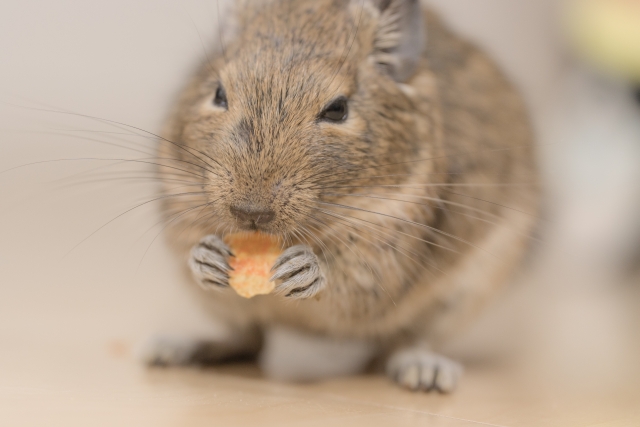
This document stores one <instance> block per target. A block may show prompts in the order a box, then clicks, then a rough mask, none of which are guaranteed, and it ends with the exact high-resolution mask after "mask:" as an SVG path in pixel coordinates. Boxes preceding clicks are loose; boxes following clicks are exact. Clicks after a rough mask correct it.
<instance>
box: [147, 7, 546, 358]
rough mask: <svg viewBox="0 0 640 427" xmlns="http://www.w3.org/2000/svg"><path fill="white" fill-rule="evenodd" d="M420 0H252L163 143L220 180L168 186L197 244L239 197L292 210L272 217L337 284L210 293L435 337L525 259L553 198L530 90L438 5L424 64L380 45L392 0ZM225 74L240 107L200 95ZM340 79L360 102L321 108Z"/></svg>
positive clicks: (170, 201)
mask: <svg viewBox="0 0 640 427" xmlns="http://www.w3.org/2000/svg"><path fill="white" fill-rule="evenodd" d="M369 1H371V2H372V4H374V5H378V6H379V5H380V3H384V4H386V6H379V7H382V12H381V13H380V14H379V15H376V6H366V5H365V6H364V9H363V8H362V7H360V8H358V5H361V4H365V3H368V2H369ZM403 1H404V3H411V4H413V3H414V2H412V1H411V0H403ZM403 1H400V0H392V1H390V2H389V1H387V2H384V1H383V2H380V1H376V0H365V1H364V2H362V3H361V2H356V1H352V2H340V1H330V0H321V1H316V0H313V1H312V0H304V1H295V2H294V1H271V2H268V1H267V2H266V6H264V8H265V9H261V12H260V13H258V12H257V11H258V10H259V7H258V6H255V9H254V8H247V10H246V11H242V12H241V13H240V15H241V17H240V19H239V27H240V29H241V30H240V32H239V33H238V35H236V36H234V37H235V38H231V37H230V39H229V40H226V43H227V46H226V51H224V52H222V51H220V52H218V55H217V56H216V57H215V58H211V59H210V60H208V61H206V62H205V64H204V65H203V66H202V68H201V69H200V71H199V73H198V74H197V76H196V78H195V79H194V80H193V81H192V82H191V83H190V85H189V86H188V88H187V89H186V91H185V92H184V95H183V97H182V99H181V100H180V102H179V104H178V107H177V108H176V110H175V113H174V114H173V116H172V118H171V120H170V122H169V125H168V127H167V130H166V132H165V134H164V136H165V137H166V139H167V141H161V143H160V157H161V158H172V159H181V160H180V161H178V162H175V163H171V164H172V165H173V167H175V168H179V169H184V170H188V171H189V172H193V171H196V173H197V174H199V175H201V177H202V178H201V180H202V186H201V187H193V188H196V189H197V190H193V191H194V193H195V192H199V191H207V194H194V195H193V196H186V198H187V199H189V200H188V201H185V198H184V197H183V198H180V197H168V198H167V202H166V204H165V213H166V214H167V217H168V218H175V216H174V217H172V216H171V215H178V214H180V213H183V214H182V216H181V217H179V218H175V219H174V221H173V222H172V223H171V225H170V226H169V231H170V235H169V240H170V241H171V242H172V244H173V246H174V247H175V248H176V250H177V251H178V252H179V253H180V254H181V255H182V256H184V257H188V256H189V255H188V254H189V252H188V251H189V250H190V249H191V248H192V247H193V246H194V245H196V244H197V243H198V241H199V240H200V239H201V238H202V237H204V236H205V235H210V234H219V235H222V234H224V233H225V232H230V231H233V230H234V229H237V228H238V227H235V226H234V223H233V220H232V219H230V217H229V216H228V212H227V211H226V210H227V209H228V203H232V205H233V206H235V205H234V204H235V203H240V204H242V203H254V201H255V200H258V202H255V203H259V204H265V203H266V204H270V205H269V206H270V209H272V210H273V212H275V213H274V215H275V219H274V220H273V222H271V223H270V224H269V225H268V226H266V229H264V230H263V231H265V232H272V233H277V234H282V235H284V236H286V237H287V239H289V242H290V243H291V244H304V245H308V246H310V247H311V249H312V251H313V252H314V253H315V255H316V256H317V257H318V260H319V261H318V263H319V269H320V270H321V275H322V283H323V286H322V288H321V289H319V290H318V291H317V292H315V293H314V295H309V296H311V297H310V298H306V299H297V300H296V301H292V300H291V299H290V298H285V297H283V296H282V295H269V296H260V297H256V298H254V299H251V300H244V299H242V298H240V297H238V296H237V295H235V294H234V293H233V291H231V290H228V289H227V290H223V291H222V292H209V293H208V295H204V296H203V298H206V299H208V300H209V299H210V303H211V304H212V307H213V308H212V310H214V311H215V312H216V313H217V314H219V315H220V316H222V317H223V318H226V319H227V320H229V322H231V323H233V324H234V325H238V326H239V327H240V328H242V327H245V326H247V325H255V326H258V327H265V326H268V325H271V324H283V325H288V326H290V327H293V328H296V329H299V330H304V331H309V332H310V333H315V334H321V335H325V336H331V337H338V338H341V339H348V338H357V339H366V340H370V341H371V342H375V343H376V344H378V345H379V346H380V349H381V351H382V352H386V351H392V350H393V349H394V348H398V347H399V346H402V345H409V344H412V343H415V342H418V341H425V340H426V341H428V342H432V343H435V342H438V341H439V340H441V339H442V338H445V337H446V336H447V335H448V334H449V333H450V332H451V330H452V328H455V327H456V326H458V325H459V324H460V323H462V321H463V320H466V319H467V318H468V316H469V315H470V314H472V313H473V312H475V310H476V309H477V308H478V307H480V305H481V303H482V302H484V301H485V300H486V299H487V298H488V297H490V296H491V295H492V294H493V293H494V291H495V290H496V289H498V288H500V286H501V285H502V284H504V283H505V281H506V279H507V278H508V276H509V274H510V273H511V272H512V271H513V270H514V268H515V267H516V266H517V265H518V262H519V261H520V259H521V258H522V256H523V254H524V252H525V248H526V246H527V236H528V235H530V233H531V230H532V228H533V226H534V224H535V213H536V210H537V199H538V196H537V187H536V182H537V175H536V170H535V165H534V163H535V161H534V154H533V147H532V136H531V130H530V127H529V122H528V118H527V114H526V111H525V108H524V106H523V103H522V101H521V99H520V97H519V95H518V94H517V93H516V91H515V90H514V89H513V87H512V86H511V85H510V84H509V83H508V82H507V80H506V79H505V78H504V77H503V75H502V74H501V73H500V72H499V71H498V69H497V68H496V66H495V65H494V64H493V63H492V61H491V60H490V59H488V58H487V56H486V55H485V54H484V53H482V52H481V51H480V50H478V49H476V48H475V47H474V46H473V45H471V44H469V43H467V42H466V41H463V40H461V39H460V38H458V37H457V36H455V35H454V34H452V33H451V32H450V31H449V30H448V29H446V28H445V27H444V26H443V25H442V24H441V23H440V21H439V20H438V19H437V17H436V16H435V15H433V14H432V13H431V12H428V11H425V12H424V19H425V22H426V40H427V41H426V48H425V49H421V54H420V56H419V57H418V58H416V62H415V67H414V69H413V70H412V72H411V74H410V76H409V77H407V78H403V79H402V81H398V79H397V78H396V81H394V80H393V79H392V78H390V77H389V75H385V73H384V72H383V70H384V68H381V67H380V66H379V65H380V64H377V65H376V64H375V62H376V61H377V60H378V56H376V54H375V53H372V51H375V49H376V46H375V45H376V43H378V42H379V39H380V36H379V35H376V28H377V27H376V26H377V25H380V20H381V19H382V18H384V13H385V9H384V8H385V7H389V6H388V4H389V3H390V4H391V6H390V7H394V2H396V3H403ZM261 7H262V6H261ZM407 7H409V6H407ZM411 7H413V6H411ZM358 11H360V14H361V15H360V16H359V15H358ZM355 28H358V31H357V32H356V31H354V29H355ZM391 39H392V40H393V38H391ZM352 40H353V41H352ZM349 44H352V46H351V48H350V49H347V47H348V46H349ZM348 51H349V53H347V52H348ZM388 52H389V49H387V50H385V49H382V50H380V51H379V52H378V54H379V56H380V55H382V56H383V55H384V54H386V53H388ZM342 61H344V65H342V66H340V63H341V62H342ZM225 67H226V68H225ZM212 68H213V69H214V70H215V71H211V69H212ZM218 69H222V70H223V71H222V72H221V73H220V75H218V71H217V70H218ZM224 70H227V71H224ZM400 71H404V70H400ZM212 75H215V76H216V77H215V79H213V78H212V77H211V76H212ZM392 75H393V74H392ZM332 77H333V78H332ZM224 79H228V82H226V83H225V85H226V95H228V106H227V108H228V110H226V111H224V112H220V111H214V112H205V113H203V112H202V110H201V109H195V108H194V106H200V105H201V104H202V103H203V102H209V101H208V100H210V99H211V97H212V96H213V93H215V92H216V88H215V84H213V83H211V81H212V80H215V81H219V80H224ZM231 80H232V81H231ZM324 93H326V94H327V95H326V96H323V94H324ZM340 94H344V95H345V96H346V97H347V98H348V99H349V103H350V104H349V118H348V119H347V120H346V121H345V122H344V123H340V124H333V123H331V124H328V123H324V122H319V121H318V122H313V119H314V118H315V117H316V115H317V114H318V112H319V111H321V110H322V107H323V105H325V104H326V103H327V101H329V100H331V99H332V98H334V97H335V96H336V95H340ZM226 95H225V96H226ZM216 96H217V95H216ZM314 98H318V99H317V100H314ZM225 102H227V100H226V98H225ZM234 103H236V105H233V104H234ZM238 104H241V105H242V106H241V107H240V106H238ZM225 105H226V104H225ZM198 108H201V107H198ZM307 110H308V111H307ZM222 114H226V115H227V116H222ZM225 120H226V121H225ZM168 141H172V142H175V141H179V145H183V144H184V146H186V147H188V149H189V150H191V151H190V153H191V154H190V153H188V152H186V151H187V150H185V149H184V148H183V147H180V146H178V145H176V144H175V143H169V142H168ZM342 144H344V145H342ZM218 146H220V147H218ZM195 150H197V153H199V154H197V155H198V156H200V160H194V158H192V156H193V153H196V151H195ZM203 153H204V154H203ZM189 163H191V164H192V165H191V166H190V164H189ZM193 164H195V165H196V166H197V167H196V166H194V165H193ZM204 164H206V165H204ZM201 165H202V166H201ZM207 169H212V170H213V172H211V174H209V172H208V171H207ZM223 171H224V172H223ZM214 172H215V173H214ZM160 173H161V177H162V178H163V179H164V182H165V185H164V188H165V195H170V194H176V193H178V192H181V191H182V192H184V191H192V190H188V189H187V190H185V189H184V187H183V188H182V189H180V190H175V189H173V188H174V187H180V184H176V183H173V182H172V181H171V180H172V179H178V178H180V179H181V180H185V176H184V174H183V173H182V172H176V170H175V169H174V170H172V169H170V168H161V171H160ZM223 176H224V177H225V178H224V179H223V178H222V177H223ZM192 179H193V178H189V177H187V178H186V181H190V180H192ZM225 179H228V180H227V181H224V180H225ZM239 181H240V182H239ZM194 185H195V184H194ZM229 201H231V202H229ZM225 203H227V205H225ZM220 206H222V207H220ZM243 206H244V205H243ZM345 206H348V208H346V207H345ZM196 207H197V208H196ZM186 209H191V210H190V211H188V212H187V211H186ZM288 209H289V210H288ZM203 210H204V212H203ZM223 210H225V211H224V213H223ZM236 224H237V223H236ZM252 226H253V227H256V223H255V222H254V223H253V225H252ZM269 227H271V228H269ZM258 228H260V227H258ZM292 230H293V231H292ZM311 234H312V235H313V236H310V235H311ZM314 283H315V282H314ZM305 290H306V288H305ZM293 294H294V293H292V294H291V295H293Z"/></svg>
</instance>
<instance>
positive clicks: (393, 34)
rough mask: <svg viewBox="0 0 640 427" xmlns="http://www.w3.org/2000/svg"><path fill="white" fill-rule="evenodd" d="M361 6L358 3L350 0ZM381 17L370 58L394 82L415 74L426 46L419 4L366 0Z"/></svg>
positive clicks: (417, 0)
mask: <svg viewBox="0 0 640 427" xmlns="http://www.w3.org/2000/svg"><path fill="white" fill-rule="evenodd" d="M352 1H354V2H356V3H360V4H362V3H361V0H360V1H358V0H352ZM365 1H368V2H370V3H371V4H372V5H373V6H374V7H375V8H376V9H377V10H378V11H379V13H380V15H379V19H378V28H377V32H376V36H375V40H374V46H373V58H374V60H375V61H376V62H377V63H378V64H380V65H381V66H382V67H384V68H385V69H387V70H388V72H389V75H390V76H391V77H392V78H393V79H394V80H395V81H397V82H404V81H406V80H408V79H409V78H410V77H411V76H412V75H413V74H414V72H415V71H416V68H417V66H418V62H419V61H420V56H421V54H422V51H423V49H424V46H425V38H426V34H425V22H424V15H423V13H422V8H421V6H420V0H365Z"/></svg>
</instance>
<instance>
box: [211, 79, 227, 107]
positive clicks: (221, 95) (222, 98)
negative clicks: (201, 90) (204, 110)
mask: <svg viewBox="0 0 640 427" xmlns="http://www.w3.org/2000/svg"><path fill="white" fill-rule="evenodd" d="M213 105H215V106H216V107H220V108H224V109H225V110H226V109H227V108H229V105H228V104H227V92H225V90H224V88H223V87H222V85H220V86H218V89H217V90H216V96H215V97H214V98H213Z"/></svg>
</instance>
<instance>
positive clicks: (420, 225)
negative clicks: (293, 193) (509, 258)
mask: <svg viewBox="0 0 640 427" xmlns="http://www.w3.org/2000/svg"><path fill="white" fill-rule="evenodd" d="M315 203H320V204H323V205H329V206H335V207H339V208H342V209H349V210H355V211H359V212H366V213H370V214H373V215H380V216H384V217H387V218H392V219H395V220H398V221H402V222H404V223H407V224H411V225H415V226H416V227H420V228H424V229H428V230H432V231H433V232H435V233H438V234H441V235H443V236H447V237H450V238H452V239H454V240H457V241H459V242H462V243H464V244H467V245H469V246H471V247H473V248H476V249H478V250H481V251H483V252H486V253H487V254H489V255H491V256H493V257H495V258H498V257H497V256H496V255H494V254H492V253H491V252H489V251H487V250H486V249H483V248H481V247H479V246H477V245H475V244H473V243H471V242H469V241H468V240H465V239H462V238H460V237H457V236H454V235H453V234H451V233H447V232H446V231H442V230H439V229H437V228H435V227H432V226H430V225H426V224H421V223H419V222H415V221H411V220H408V219H404V218H399V217H397V216H393V215H389V214H385V213H381V212H375V211H370V210H368V209H363V208H356V207H353V206H346V205H341V204H338V203H327V202H320V201H316V202H315ZM498 259H499V258H498Z"/></svg>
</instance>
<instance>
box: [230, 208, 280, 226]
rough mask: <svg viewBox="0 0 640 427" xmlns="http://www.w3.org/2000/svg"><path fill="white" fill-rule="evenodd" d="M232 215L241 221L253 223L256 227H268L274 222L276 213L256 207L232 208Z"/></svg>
mask: <svg viewBox="0 0 640 427" xmlns="http://www.w3.org/2000/svg"><path fill="white" fill-rule="evenodd" d="M229 210H230V211H231V214H233V215H234V216H235V217H236V218H238V219H239V220H240V221H245V222H252V223H254V224H255V225H266V224H268V223H270V222H271V221H273V218H274V217H275V215H276V214H275V212H274V211H272V210H270V209H264V208H261V207H254V206H233V205H232V206H231V207H230V208H229Z"/></svg>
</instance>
